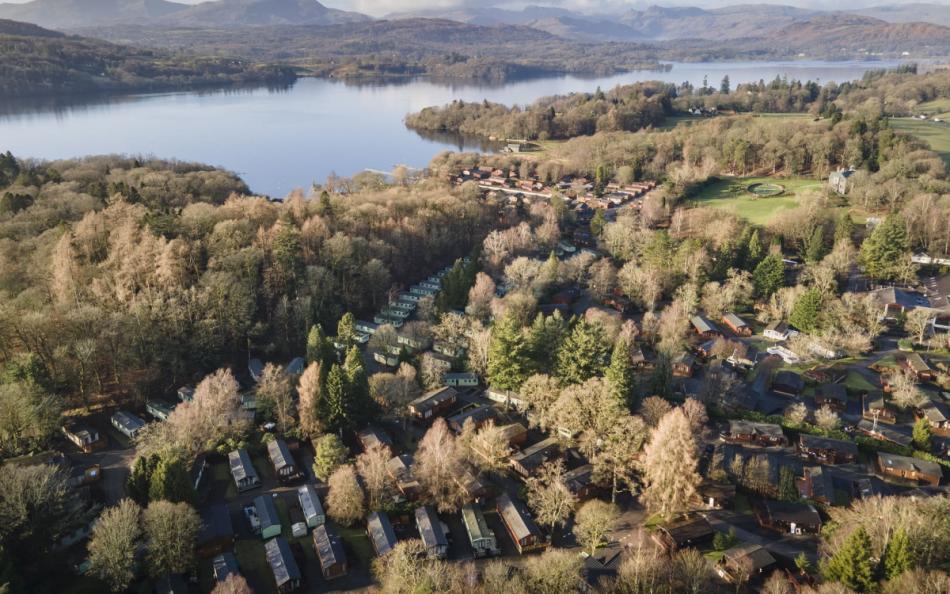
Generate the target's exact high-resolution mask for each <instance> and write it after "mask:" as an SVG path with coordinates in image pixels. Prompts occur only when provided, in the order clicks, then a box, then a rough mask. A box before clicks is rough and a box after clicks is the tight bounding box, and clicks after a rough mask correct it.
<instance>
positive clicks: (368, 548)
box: [336, 524, 376, 567]
mask: <svg viewBox="0 0 950 594" xmlns="http://www.w3.org/2000/svg"><path fill="white" fill-rule="evenodd" d="M336 528H337V533H338V534H339V535H340V538H342V539H343V542H344V543H345V545H346V549H347V551H352V552H353V553H354V554H355V555H356V557H357V558H358V559H359V560H360V565H362V566H363V567H369V566H370V564H371V563H372V561H373V557H375V556H376V555H375V553H374V552H373V543H371V542H370V541H369V536H367V535H366V530H364V529H363V528H362V527H361V526H360V525H359V524H357V525H355V526H349V527H347V526H337V527H336ZM351 565H353V564H352V563H351Z"/></svg>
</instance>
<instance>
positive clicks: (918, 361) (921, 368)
mask: <svg viewBox="0 0 950 594" xmlns="http://www.w3.org/2000/svg"><path fill="white" fill-rule="evenodd" d="M897 363H898V365H900V366H901V368H902V369H905V370H906V371H907V372H908V373H910V374H911V375H912V376H913V377H914V378H916V379H917V381H919V382H931V381H933V380H934V379H936V374H935V373H934V370H933V369H932V368H931V367H930V365H928V364H927V362H926V361H924V358H923V357H921V356H920V354H918V353H908V354H906V355H904V356H903V357H899V358H898V360H897Z"/></svg>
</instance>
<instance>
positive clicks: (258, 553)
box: [234, 540, 274, 591]
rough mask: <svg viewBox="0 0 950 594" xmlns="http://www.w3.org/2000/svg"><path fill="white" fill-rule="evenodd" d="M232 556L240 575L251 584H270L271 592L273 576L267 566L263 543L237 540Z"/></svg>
mask: <svg viewBox="0 0 950 594" xmlns="http://www.w3.org/2000/svg"><path fill="white" fill-rule="evenodd" d="M234 556H235V557H237V560H238V566H239V567H240V568H241V573H242V574H243V575H244V576H245V577H247V579H248V581H249V582H251V583H253V584H270V585H271V590H270V591H273V590H274V588H273V583H274V576H273V574H272V573H271V571H270V566H269V565H268V564H267V555H266V553H265V552H264V543H263V542H262V541H260V540H239V541H237V542H235V543H234Z"/></svg>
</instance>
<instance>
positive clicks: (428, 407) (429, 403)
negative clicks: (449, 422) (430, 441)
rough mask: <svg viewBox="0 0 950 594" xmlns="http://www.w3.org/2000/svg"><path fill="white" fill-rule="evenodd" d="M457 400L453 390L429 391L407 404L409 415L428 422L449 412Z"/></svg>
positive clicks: (447, 388)
mask: <svg viewBox="0 0 950 594" xmlns="http://www.w3.org/2000/svg"><path fill="white" fill-rule="evenodd" d="M457 399H458V393H457V392H456V391H455V388H452V387H448V386H446V387H444V388H438V389H435V390H431V391H429V392H426V393H425V394H423V395H422V396H420V397H418V398H416V399H415V400H413V401H412V402H410V403H409V413H410V414H412V416H414V417H416V418H417V419H421V420H423V421H428V420H430V419H432V418H433V417H438V416H441V415H443V414H444V413H446V412H447V411H449V410H451V409H452V407H453V406H455V402H456V401H457Z"/></svg>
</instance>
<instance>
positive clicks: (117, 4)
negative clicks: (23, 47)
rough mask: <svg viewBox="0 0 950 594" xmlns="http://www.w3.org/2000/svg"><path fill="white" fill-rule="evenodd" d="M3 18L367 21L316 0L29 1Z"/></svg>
mask: <svg viewBox="0 0 950 594" xmlns="http://www.w3.org/2000/svg"><path fill="white" fill-rule="evenodd" d="M0 18H7V19H13V20H17V21H25V22H29V23H35V24H37V25H40V26H42V27H49V28H53V29H80V28H84V27H97V26H103V25H111V24H119V23H121V24H136V25H153V26H175V27H178V26H182V27H222V28H232V27H250V26H258V25H307V24H312V25H335V24H341V23H352V22H360V21H366V20H369V17H367V16H365V15H362V14H359V13H355V12H346V11H343V10H336V9H332V8H327V7H326V6H324V5H323V4H320V3H319V2H317V0H218V1H216V2H208V3H204V4H199V5H196V6H188V5H185V4H180V3H175V2H167V1H166V0H33V1H32V2H28V3H26V4H0Z"/></svg>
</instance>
